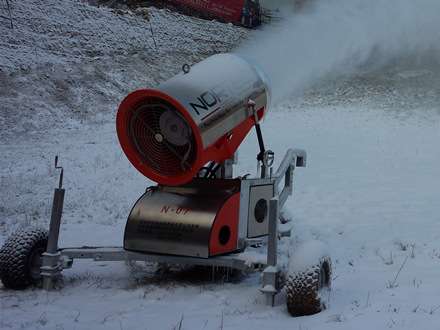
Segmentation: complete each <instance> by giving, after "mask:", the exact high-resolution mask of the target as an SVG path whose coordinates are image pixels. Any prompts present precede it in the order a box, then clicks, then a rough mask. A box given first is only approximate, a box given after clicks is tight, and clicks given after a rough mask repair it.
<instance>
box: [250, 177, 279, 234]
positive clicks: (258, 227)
mask: <svg viewBox="0 0 440 330" xmlns="http://www.w3.org/2000/svg"><path fill="white" fill-rule="evenodd" d="M273 196H274V191H273V185H272V184H270V185H264V186H252V187H251V188H250V193H249V212H248V214H249V215H248V237H249V238H253V237H258V236H263V235H267V234H268V233H269V212H270V206H269V205H270V203H269V202H270V199H271V198H272V197H273Z"/></svg>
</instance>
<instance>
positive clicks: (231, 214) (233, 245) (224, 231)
mask: <svg viewBox="0 0 440 330" xmlns="http://www.w3.org/2000/svg"><path fill="white" fill-rule="evenodd" d="M239 205H240V193H236V194H234V195H232V196H231V197H230V198H229V199H228V200H227V201H226V202H225V203H224V204H223V206H222V207H221V209H220V211H219V212H218V214H217V216H216V217H215V220H214V224H213V226H212V229H211V237H210V239H209V255H210V256H212V255H214V254H219V253H223V252H230V251H234V250H236V249H237V240H238V213H239Z"/></svg>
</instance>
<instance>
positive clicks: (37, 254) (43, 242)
mask: <svg viewBox="0 0 440 330" xmlns="http://www.w3.org/2000/svg"><path fill="white" fill-rule="evenodd" d="M47 239H48V231H47V230H46V229H43V228H26V229H25V231H17V232H15V233H13V234H12V235H11V236H9V238H8V239H7V240H6V242H5V244H4V245H3V247H2V249H1V250H0V280H1V281H2V283H3V285H4V286H5V288H8V289H14V290H24V289H26V288H29V287H30V286H33V285H36V284H38V283H39V282H40V281H41V278H42V276H41V273H40V267H41V266H42V254H43V253H44V252H46V249H47Z"/></svg>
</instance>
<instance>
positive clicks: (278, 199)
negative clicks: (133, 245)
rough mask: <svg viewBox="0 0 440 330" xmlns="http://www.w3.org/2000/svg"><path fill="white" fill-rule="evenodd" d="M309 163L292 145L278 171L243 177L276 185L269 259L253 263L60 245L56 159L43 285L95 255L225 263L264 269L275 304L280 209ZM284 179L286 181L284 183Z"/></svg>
mask: <svg viewBox="0 0 440 330" xmlns="http://www.w3.org/2000/svg"><path fill="white" fill-rule="evenodd" d="M305 165H306V152H305V151H304V150H301V149H289V150H288V151H287V152H286V155H285V156H284V159H283V161H282V162H281V164H280V166H279V167H278V169H277V171H276V172H275V173H273V172H272V169H271V171H270V174H269V175H268V173H267V169H265V168H264V167H262V168H263V170H264V172H263V173H262V178H256V179H243V182H245V183H248V184H249V186H254V185H263V184H272V185H273V186H274V197H273V198H272V199H271V200H270V205H269V210H270V212H269V233H268V236H267V258H266V263H252V262H247V261H246V260H245V258H243V256H241V254H240V253H238V254H237V253H232V254H227V255H220V256H214V257H210V258H207V259H204V258H196V257H181V256H173V255H162V254H150V253H136V252H131V251H126V250H124V249H123V248H122V247H80V248H61V249H59V248H58V238H59V232H60V225H61V215H62V208H63V201H64V192H65V190H64V189H63V188H62V178H63V170H62V168H61V167H58V166H57V160H55V168H58V169H60V168H61V175H60V183H59V187H58V188H56V189H55V193H54V200H53V207H52V217H51V220H50V227H49V237H48V244H47V250H46V252H45V253H44V254H43V264H42V267H41V275H42V276H43V289H44V290H46V291H50V290H51V289H52V282H53V279H54V278H55V277H56V276H57V275H58V274H59V273H60V272H61V271H62V270H63V269H68V268H71V267H72V264H73V259H92V260H94V261H135V260H136V261H148V262H165V263H175V264H189V265H203V266H220V267H221V266H224V267H231V268H234V269H238V270H242V271H246V272H249V273H252V272H255V271H259V270H261V269H264V270H263V271H262V276H261V278H260V282H261V283H262V285H263V286H262V288H261V291H262V292H263V293H264V294H266V304H267V305H268V306H272V307H273V306H274V301H275V295H276V294H278V293H279V292H280V290H281V288H282V286H283V285H284V274H283V271H282V269H281V267H280V266H279V265H278V262H277V245H278V218H279V211H280V209H281V208H282V207H283V205H284V203H285V202H286V200H287V198H288V197H289V196H290V195H291V194H292V191H293V171H294V169H295V168H296V166H299V167H304V166H305ZM231 166H232V165H231ZM283 179H284V182H283ZM282 183H283V185H282V186H281V187H280V185H281V184H282ZM252 242H254V240H250V242H249V243H250V244H252Z"/></svg>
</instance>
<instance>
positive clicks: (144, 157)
mask: <svg viewBox="0 0 440 330" xmlns="http://www.w3.org/2000/svg"><path fill="white" fill-rule="evenodd" d="M128 110H129V111H128V112H127V113H128V115H127V117H126V120H125V125H126V132H127V138H128V141H129V144H130V146H131V148H132V150H133V151H134V152H135V154H136V155H137V157H139V159H140V160H141V162H142V166H147V167H148V168H149V170H150V171H152V172H155V173H156V174H158V175H161V176H166V177H173V176H179V175H181V174H182V173H185V172H186V171H188V170H191V169H192V166H193V164H194V161H195V158H196V155H197V148H196V139H195V137H194V134H193V131H192V129H191V127H190V125H189V123H188V122H187V120H186V119H185V118H184V117H183V116H182V115H181V114H180V113H179V111H178V110H177V109H176V108H175V107H174V106H173V105H171V104H169V103H168V102H166V101H164V100H162V99H159V98H155V97H150V98H141V99H140V100H138V101H137V102H136V103H134V104H132V105H131V107H130V108H129V109H128Z"/></svg>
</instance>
